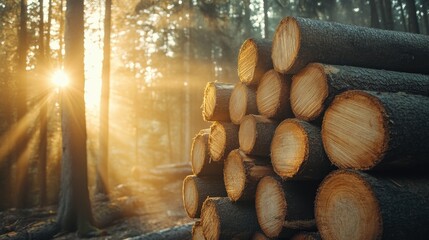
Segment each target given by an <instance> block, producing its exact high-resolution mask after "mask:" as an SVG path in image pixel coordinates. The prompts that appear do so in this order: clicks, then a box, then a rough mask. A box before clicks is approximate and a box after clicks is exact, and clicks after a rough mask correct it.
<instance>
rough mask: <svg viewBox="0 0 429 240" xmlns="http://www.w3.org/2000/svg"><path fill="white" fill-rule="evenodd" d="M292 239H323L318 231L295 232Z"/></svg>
mask: <svg viewBox="0 0 429 240" xmlns="http://www.w3.org/2000/svg"><path fill="white" fill-rule="evenodd" d="M291 240H322V238H321V237H320V234H319V233H318V232H300V233H297V234H295V235H294V236H293V237H292V238H291Z"/></svg>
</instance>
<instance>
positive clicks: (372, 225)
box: [315, 171, 382, 239]
mask: <svg viewBox="0 0 429 240" xmlns="http://www.w3.org/2000/svg"><path fill="white" fill-rule="evenodd" d="M315 215H316V221H317V226H318V228H319V231H320V234H321V235H322V238H323V239H380V238H381V234H382V218H381V212H380V208H379V205H378V201H377V199H376V197H375V195H374V193H373V191H372V190H371V187H370V185H369V184H368V183H367V182H366V181H365V179H363V178H362V177H361V176H360V175H359V174H357V173H356V172H351V171H338V172H336V173H334V174H331V175H329V176H328V177H327V178H326V179H325V180H324V181H323V183H322V184H321V186H320V188H319V192H318V194H317V197H316V206H315Z"/></svg>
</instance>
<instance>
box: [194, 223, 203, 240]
mask: <svg viewBox="0 0 429 240" xmlns="http://www.w3.org/2000/svg"><path fill="white" fill-rule="evenodd" d="M192 240H206V238H205V237H204V233H203V225H202V224H201V222H200V221H196V222H195V223H194V226H193V227H192Z"/></svg>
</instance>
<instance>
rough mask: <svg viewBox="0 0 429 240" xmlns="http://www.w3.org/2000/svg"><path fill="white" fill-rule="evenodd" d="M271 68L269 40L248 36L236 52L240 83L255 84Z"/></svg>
mask: <svg viewBox="0 0 429 240" xmlns="http://www.w3.org/2000/svg"><path fill="white" fill-rule="evenodd" d="M272 68H273V63H272V61H271V41H269V40H265V39H255V38H249V39H247V40H246V41H244V42H243V44H242V45H241V48H240V51H239V53H238V78H239V79H240V81H241V82H242V83H244V84H246V85H248V86H256V85H258V83H259V81H260V79H261V78H262V76H263V75H264V73H265V72H267V71H268V70H270V69H272Z"/></svg>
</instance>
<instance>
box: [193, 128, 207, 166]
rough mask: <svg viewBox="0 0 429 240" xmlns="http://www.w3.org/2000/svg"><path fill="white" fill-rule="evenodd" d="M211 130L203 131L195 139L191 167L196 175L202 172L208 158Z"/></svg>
mask: <svg viewBox="0 0 429 240" xmlns="http://www.w3.org/2000/svg"><path fill="white" fill-rule="evenodd" d="M209 134H210V129H203V130H201V131H200V132H199V133H198V135H197V136H196V137H195V138H194V140H193V142H192V148H191V165H192V171H193V173H194V174H197V173H199V172H201V170H202V168H203V166H204V163H205V159H206V158H207V157H208V156H207V154H208V148H207V147H208V137H209Z"/></svg>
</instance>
